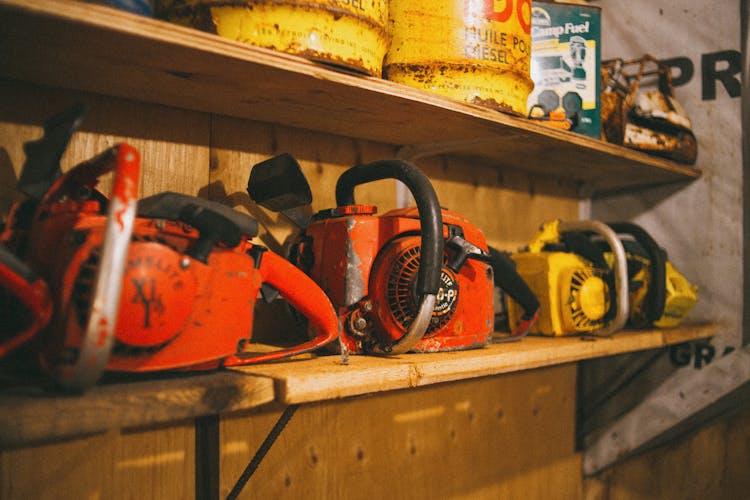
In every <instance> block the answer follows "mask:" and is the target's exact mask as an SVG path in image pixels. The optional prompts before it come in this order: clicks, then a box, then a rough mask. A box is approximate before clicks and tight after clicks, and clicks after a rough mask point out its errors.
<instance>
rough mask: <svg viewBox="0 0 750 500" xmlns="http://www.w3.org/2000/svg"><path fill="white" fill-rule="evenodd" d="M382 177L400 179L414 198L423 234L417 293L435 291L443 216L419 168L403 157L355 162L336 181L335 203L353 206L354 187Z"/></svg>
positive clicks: (439, 260)
mask: <svg viewBox="0 0 750 500" xmlns="http://www.w3.org/2000/svg"><path fill="white" fill-rule="evenodd" d="M382 179H396V180H399V181H401V182H403V183H404V184H405V185H406V187H407V188H409V191H411V194H412V196H413V197H414V200H415V201H416V204H417V211H418V212H419V220H420V224H421V233H422V234H421V236H422V242H421V257H420V266H419V273H418V274H417V293H418V294H420V295H426V294H436V293H437V292H438V290H439V289H440V270H441V266H442V261H443V245H444V242H443V234H442V233H443V231H442V228H443V217H442V215H441V212H440V203H439V202H438V199H437V194H435V189H434V188H433V187H432V183H431V182H430V180H429V179H428V178H427V176H426V175H425V174H424V173H423V172H422V171H421V170H419V169H418V168H417V167H416V166H415V165H412V164H411V163H408V162H405V161H403V160H380V161H375V162H371V163H366V164H364V165H357V166H356V167H352V168H350V169H349V170H347V171H346V172H344V173H343V174H341V177H339V180H338V182H336V204H337V205H338V206H344V205H354V204H355V202H354V188H355V187H357V186H358V185H360V184H366V183H368V182H373V181H379V180H382Z"/></svg>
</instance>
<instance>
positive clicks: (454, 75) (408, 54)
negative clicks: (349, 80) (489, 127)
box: [384, 0, 534, 116]
mask: <svg viewBox="0 0 750 500" xmlns="http://www.w3.org/2000/svg"><path fill="white" fill-rule="evenodd" d="M388 9H389V31H390V34H391V37H392V41H391V48H390V50H389V51H388V53H387V54H386V57H385V65H384V73H385V77H386V78H387V79H389V80H393V81H395V82H399V83H403V84H405V85H410V86H412V87H417V88H420V89H424V90H429V91H432V92H435V93H438V94H441V95H445V96H448V97H452V98H454V99H458V100H462V101H468V102H471V103H475V104H480V105H483V106H488V107H492V108H495V109H498V110H501V111H506V112H512V113H516V114H520V115H524V116H525V114H526V100H527V98H528V95H529V93H530V92H531V90H532V89H533V88H534V83H533V81H532V80H531V76H530V74H529V65H530V60H531V34H530V33H531V0H450V1H449V0H442V1H434V0H390V3H389V7H388Z"/></svg>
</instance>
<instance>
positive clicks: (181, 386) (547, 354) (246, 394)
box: [0, 325, 715, 449]
mask: <svg viewBox="0 0 750 500" xmlns="http://www.w3.org/2000/svg"><path fill="white" fill-rule="evenodd" d="M714 332H715V326H713V325H693V326H684V327H680V328H676V329H670V330H653V331H637V332H621V333H618V334H617V335H615V336H614V337H612V338H606V339H604V338H602V339H595V340H583V339H582V338H579V337H567V338H542V337H527V338H525V339H523V340H522V341H520V342H513V343H505V344H492V345H490V346H488V347H487V348H484V349H476V350H471V351H461V352H448V353H431V354H406V355H401V356H395V357H390V358H385V357H383V358H381V357H373V356H350V357H349V362H348V364H346V365H343V364H341V358H340V356H335V355H324V356H319V357H315V358H312V359H311V358H310V357H309V356H303V357H302V359H299V360H292V361H285V362H278V363H270V364H265V365H257V366H252V367H242V368H232V369H229V370H226V371H221V372H213V373H206V374H199V375H191V374H184V375H165V378H157V379H153V380H147V381H138V382H114V381H112V382H110V383H105V384H101V385H98V386H96V387H93V388H91V389H89V390H88V391H87V392H86V393H85V394H83V395H80V396H79V395H65V394H60V393H54V392H50V391H45V390H43V389H40V388H38V387H35V386H22V387H6V388H4V389H2V390H0V449H3V448H12V447H20V446H30V445H34V444H41V443H46V442H51V441H56V440H60V439H67V438H75V437H81V436H86V435H90V434H95V433H100V432H104V431H107V430H110V429H119V428H132V427H144V426H152V425H155V424H162V423H168V422H174V421H179V420H183V419H188V418H195V417H199V416H202V415H209V414H217V413H219V412H227V411H236V410H244V409H250V408H255V407H258V406H261V405H264V404H267V403H270V402H272V401H277V402H279V403H283V404H293V403H309V402H315V401H323V400H328V399H338V398H343V397H349V396H356V395H361V394H368V393H375V392H383V391H392V390H398V389H408V388H413V387H420V386H424V385H429V384H436V383H440V382H450V381H457V380H464V379H470V378H476V377H483V376H488V375H496V374H500V373H508V372H515V371H520V370H528V369H532V368H540V367H544V366H550V365H557V364H563V363H569V362H574V361H581V360H584V359H590V358H596V357H603V356H611V355H614V354H621V353H626V352H632V351H639V350H646V349H656V348H660V347H664V346H667V345H672V344H677V343H681V342H687V341H690V340H695V339H700V338H705V337H709V336H711V335H713V334H714Z"/></svg>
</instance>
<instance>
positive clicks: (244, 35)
mask: <svg viewBox="0 0 750 500" xmlns="http://www.w3.org/2000/svg"><path fill="white" fill-rule="evenodd" d="M387 11H388V5H387V1H386V0H306V1H296V2H295V1H293V0H288V1H272V0H252V1H236V0H235V1H221V0H163V1H162V2H161V5H160V7H159V9H158V10H157V16H159V17H164V18H166V19H169V20H171V21H173V22H176V23H178V24H183V25H186V26H192V27H194V28H198V29H201V30H204V31H208V32H211V33H216V34H218V35H219V36H222V37H225V38H229V39H231V40H236V41H238V42H242V43H246V44H249V45H255V46H258V47H264V48H268V49H273V50H278V51H281V52H287V53H290V54H296V55H300V56H303V57H306V58H308V59H312V60H315V61H320V62H324V63H328V64H333V65H336V66H342V67H345V68H348V69H353V70H356V71H360V72H364V73H367V74H370V75H374V76H380V73H381V70H382V65H383V57H384V56H385V52H386V50H387V49H388V36H387V33H386V29H385V24H386V21H387V17H388V15H387Z"/></svg>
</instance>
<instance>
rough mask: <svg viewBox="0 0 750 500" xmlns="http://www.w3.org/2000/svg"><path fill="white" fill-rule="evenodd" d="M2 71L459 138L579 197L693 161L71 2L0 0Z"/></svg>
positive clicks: (177, 101)
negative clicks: (573, 186) (568, 186)
mask: <svg viewBox="0 0 750 500" xmlns="http://www.w3.org/2000/svg"><path fill="white" fill-rule="evenodd" d="M0 40H2V43H0V77H1V78H6V79H16V80H22V81H29V82H33V83H37V84H42V85H48V86H55V87H62V88H69V89H76V90H83V91H89V92H94V93H99V94H105V95H110V96H117V97H124V98H128V99H136V100H141V101H146V102H153V103H159V104H164V105H168V106H175V107H180V108H187V109H191V110H197V111H204V112H210V113H217V114H222V115H228V116H235V117H240V118H247V119H253V120H258V121H263V122H272V123H279V124H283V125H287V126H293V127H299V128H303V129H310V130H317V131H323V132H329V133H333V134H337V135H343V136H348V137H354V138H361V139H368V140H373V141H377V142H383V143H386V144H393V145H421V144H432V143H454V142H455V141H473V140H476V139H479V140H481V141H483V142H484V144H483V145H481V146H476V145H474V146H471V147H468V148H463V151H461V149H462V148H460V147H458V150H459V152H462V153H464V154H469V155H470V156H473V157H476V156H479V157H481V158H484V159H486V160H489V161H491V162H493V163H495V164H497V165H498V166H500V167H505V168H510V169H515V170H523V171H528V172H532V173H542V174H544V175H553V176H559V177H564V178H568V179H574V180H578V181H580V183H581V185H582V187H583V188H584V192H586V193H587V195H593V196H596V195H602V194H606V193H608V192H611V191H613V190H622V189H633V188H641V187H646V186H653V185H660V184H668V183H674V182H684V181H690V180H693V179H695V178H698V177H699V176H700V171H699V170H697V169H694V168H691V167H687V166H684V165H680V164H677V163H674V162H671V161H667V160H664V159H661V158H657V157H654V156H650V155H646V154H643V153H639V152H637V151H633V150H630V149H627V148H624V147H620V146H616V145H612V144H608V143H606V142H603V141H599V140H596V139H592V138H590V137H585V136H582V135H578V134H573V133H568V132H564V131H559V130H554V129H551V128H547V127H544V126H541V125H538V124H536V123H533V122H530V121H529V120H526V119H524V118H517V117H513V116H510V115H507V114H503V113H500V112H498V111H494V110H491V109H487V108H483V107H480V106H474V105H471V104H467V103H461V102H458V101H454V100H451V99H447V98H443V97H441V96H438V95H435V94H432V93H429V92H423V91H420V90H417V89H413V88H410V87H407V86H403V85H400V84H396V83H393V82H390V81H386V80H383V79H379V78H373V77H366V76H362V75H356V74H352V73H346V72H343V71H337V70H335V69H332V68H330V67H327V66H323V65H320V64H317V63H313V62H310V61H307V60H305V59H302V58H299V57H295V56H291V55H287V54H283V53H278V52H273V51H270V50H266V49H262V48H256V47H250V46H247V45H243V44H240V43H236V42H233V41H230V40H226V39H223V38H220V37H218V36H216V35H212V34H209V33H203V32H201V31H197V30H192V29H188V28H183V27H180V26H176V25H172V24H170V23H166V22H163V21H159V20H154V19H149V18H144V17H141V16H136V15H132V14H128V13H124V12H121V11H118V10H114V9H110V8H108V7H102V6H96V5H91V4H84V3H79V2H73V1H69V0H0Z"/></svg>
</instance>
